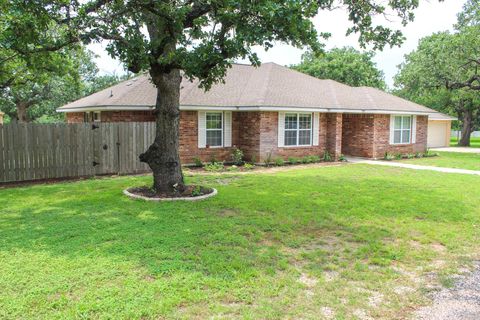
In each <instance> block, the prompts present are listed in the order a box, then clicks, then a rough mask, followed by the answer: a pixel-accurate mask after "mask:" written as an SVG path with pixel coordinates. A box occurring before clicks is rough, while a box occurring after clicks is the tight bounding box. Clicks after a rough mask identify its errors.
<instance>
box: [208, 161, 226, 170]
mask: <svg viewBox="0 0 480 320" xmlns="http://www.w3.org/2000/svg"><path fill="white" fill-rule="evenodd" d="M204 168H205V170H206V171H211V172H219V171H223V169H225V166H224V165H223V162H210V163H207V164H206V165H205V166H204Z"/></svg>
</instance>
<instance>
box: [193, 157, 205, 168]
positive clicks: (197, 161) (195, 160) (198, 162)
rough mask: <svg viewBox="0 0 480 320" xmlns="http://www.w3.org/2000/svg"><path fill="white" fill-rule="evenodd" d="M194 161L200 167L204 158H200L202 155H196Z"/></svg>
mask: <svg viewBox="0 0 480 320" xmlns="http://www.w3.org/2000/svg"><path fill="white" fill-rule="evenodd" d="M193 163H194V164H195V167H198V168H201V167H203V162H202V159H200V157H194V158H193Z"/></svg>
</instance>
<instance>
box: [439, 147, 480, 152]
mask: <svg viewBox="0 0 480 320" xmlns="http://www.w3.org/2000/svg"><path fill="white" fill-rule="evenodd" d="M430 150H432V151H444V152H461V153H480V148H468V147H443V148H432V149H430Z"/></svg>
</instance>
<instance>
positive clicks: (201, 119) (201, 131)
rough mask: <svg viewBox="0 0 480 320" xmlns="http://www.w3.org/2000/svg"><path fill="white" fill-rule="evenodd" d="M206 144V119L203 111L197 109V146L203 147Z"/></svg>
mask: <svg viewBox="0 0 480 320" xmlns="http://www.w3.org/2000/svg"><path fill="white" fill-rule="evenodd" d="M206 144H207V119H206V113H205V111H198V147H199V148H205V146H206Z"/></svg>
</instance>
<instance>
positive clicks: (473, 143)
mask: <svg viewBox="0 0 480 320" xmlns="http://www.w3.org/2000/svg"><path fill="white" fill-rule="evenodd" d="M450 146H452V147H457V146H458V139H457V138H451V139H450ZM470 147H472V148H480V138H470Z"/></svg>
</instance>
